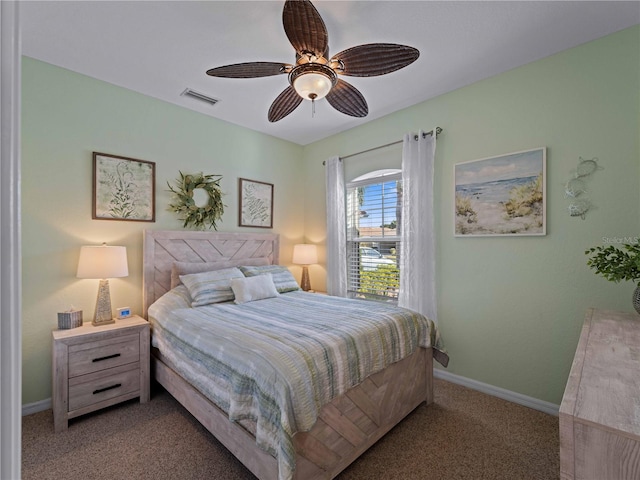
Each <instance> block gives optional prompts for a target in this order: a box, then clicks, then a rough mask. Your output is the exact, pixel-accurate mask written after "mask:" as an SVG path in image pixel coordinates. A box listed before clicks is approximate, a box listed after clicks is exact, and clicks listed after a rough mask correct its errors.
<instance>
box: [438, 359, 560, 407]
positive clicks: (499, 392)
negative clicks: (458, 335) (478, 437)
mask: <svg viewBox="0 0 640 480" xmlns="http://www.w3.org/2000/svg"><path fill="white" fill-rule="evenodd" d="M433 376H434V377H436V378H440V379H442V380H446V381H448V382H451V383H456V384H458V385H462V386H463V387H468V388H470V389H472V390H477V391H479V392H482V393H486V394H487V395H492V396H494V397H498V398H502V399H503V400H507V401H509V402H513V403H517V404H518V405H523V406H525V407H529V408H533V409H534V410H539V411H541V412H544V413H548V414H549V415H554V416H556V417H557V416H558V410H559V409H560V405H556V404H555V403H551V402H545V401H544V400H538V399H537V398H533V397H529V396H527V395H522V394H521V393H516V392H512V391H511V390H505V389H504V388H500V387H494V386H493V385H489V384H488V383H482V382H478V381H477V380H472V379H470V378H466V377H461V376H460V375H455V374H453V373H449V372H447V371H445V370H440V369H439V368H434V370H433Z"/></svg>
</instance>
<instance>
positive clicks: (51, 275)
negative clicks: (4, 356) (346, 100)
mask: <svg viewBox="0 0 640 480" xmlns="http://www.w3.org/2000/svg"><path fill="white" fill-rule="evenodd" d="M22 79H23V84H22V94H23V99H22V253H23V264H22V265H23V323H22V336H23V368H22V371H23V397H22V398H23V402H24V403H31V402H35V401H39V400H43V399H46V398H48V397H50V396H51V372H50V371H51V361H50V358H51V331H52V330H53V329H55V328H57V315H56V314H57V312H60V311H64V310H66V309H68V308H69V307H70V306H71V305H73V306H74V307H76V308H80V309H82V310H83V311H84V318H85V321H87V320H91V318H92V316H93V311H94V308H95V299H96V295H97V286H98V285H97V281H93V280H80V279H77V278H75V270H76V267H77V261H78V255H79V251H80V246H81V245H85V244H100V243H101V242H103V241H106V242H107V243H109V244H112V245H125V246H126V247H127V253H128V259H129V277H127V278H123V279H113V280H111V281H110V284H111V297H112V303H113V308H114V309H115V308H117V307H119V306H130V307H131V308H132V309H133V312H134V313H140V312H141V308H142V295H141V285H142V231H143V230H144V229H146V228H149V229H180V228H182V224H181V223H180V222H179V221H178V220H177V217H176V216H175V214H174V213H172V212H169V211H168V210H167V205H168V203H169V201H170V194H169V193H168V192H167V181H173V179H175V178H176V177H177V176H178V170H181V171H183V172H185V173H189V172H200V171H203V172H204V173H207V174H218V175H222V176H223V179H222V182H221V185H222V188H223V190H224V192H225V193H226V196H225V197H224V202H225V204H226V205H227V207H226V210H225V214H224V217H223V219H222V222H221V223H219V225H218V229H219V230H221V231H240V230H242V231H251V230H254V231H262V232H264V229H249V228H239V227H238V226H237V224H238V222H237V218H238V210H237V207H238V202H237V198H238V191H237V184H238V177H243V178H250V179H255V180H261V181H265V182H269V183H273V184H274V186H275V187H274V194H275V200H274V228H273V232H275V233H279V234H280V235H281V251H280V257H281V263H284V264H289V263H290V260H291V250H292V245H293V244H294V243H296V242H299V241H300V240H302V238H303V235H304V232H303V227H304V222H303V215H304V210H303V205H302V204H301V202H300V201H299V199H300V198H303V191H304V189H303V185H302V184H301V182H300V178H301V177H302V175H303V162H302V153H303V149H302V147H300V146H299V145H295V144H292V143H290V142H285V141H282V140H278V139H276V138H274V137H270V136H267V135H263V134H260V133H256V132H253V131H250V130H247V129H245V128H241V127H238V126H235V125H232V124H229V123H226V122H222V121H219V120H216V119H213V118H210V117H208V116H205V115H201V114H199V113H195V112H192V111H190V110H187V109H184V108H181V107H177V106H174V105H171V104H168V103H166V102H162V101H159V100H156V99H153V98H151V97H147V96H144V95H140V94H138V93H134V92H132V91H130V90H126V89H123V88H120V87H116V86H114V85H110V84H108V83H104V82H101V81H98V80H95V79H92V78H89V77H86V76H83V75H79V74H76V73H73V72H70V71H68V70H65V69H62V68H58V67H55V66H52V65H49V64H46V63H43V62H40V61H37V60H34V59H31V58H27V57H24V58H23V73H22ZM93 151H98V152H103V153H111V154H116V155H123V156H126V157H132V158H138V159H142V160H148V161H153V162H155V163H156V189H157V193H156V222H155V223H140V222H122V221H104V220H92V219H91V190H92V186H91V185H92V184H91V175H92V152H93ZM296 268H297V267H295V268H292V271H294V274H295V273H297V272H296V270H295V269H296Z"/></svg>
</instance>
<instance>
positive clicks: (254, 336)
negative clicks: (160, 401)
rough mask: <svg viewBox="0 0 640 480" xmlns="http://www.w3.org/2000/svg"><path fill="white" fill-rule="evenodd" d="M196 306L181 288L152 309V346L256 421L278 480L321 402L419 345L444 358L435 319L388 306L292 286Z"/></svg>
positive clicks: (237, 413) (238, 416)
mask: <svg viewBox="0 0 640 480" xmlns="http://www.w3.org/2000/svg"><path fill="white" fill-rule="evenodd" d="M190 304H191V299H190V297H189V293H188V291H187V289H186V288H185V287H184V286H183V285H180V286H178V287H176V288H175V289H173V290H171V291H169V292H168V293H167V294H165V295H164V296H163V297H161V298H160V299H159V300H158V301H157V302H155V303H154V304H153V305H152V306H151V307H150V308H149V321H150V322H151V324H152V328H153V337H152V342H153V346H154V347H157V348H158V349H159V350H160V352H161V353H162V355H163V356H165V357H166V358H167V360H169V361H170V362H171V363H172V365H173V366H174V368H175V369H176V370H177V371H178V373H179V374H180V375H182V376H183V377H184V378H185V379H186V380H187V381H189V383H191V384H192V385H193V386H194V387H196V388H197V389H198V390H200V391H201V392H202V393H203V394H204V395H205V396H206V397H207V398H209V399H210V400H211V401H212V402H214V403H215V404H217V405H218V406H219V407H220V408H221V409H223V410H224V411H225V412H227V413H228V415H229V419H230V420H232V421H237V422H242V421H244V420H250V421H252V422H255V436H256V442H257V444H258V445H259V446H260V447H261V448H262V449H264V450H265V451H267V452H269V453H270V454H271V455H273V456H274V457H275V458H276V459H277V460H278V466H279V479H280V480H287V479H289V478H291V476H292V472H293V470H294V468H295V464H294V462H295V452H294V447H293V435H294V433H295V432H298V431H308V430H310V429H311V427H312V426H313V425H314V423H315V422H316V419H317V417H318V414H319V411H320V409H321V408H322V406H323V405H325V404H326V403H328V402H330V401H331V400H332V399H333V398H334V397H336V396H338V395H341V394H342V393H344V392H346V391H347V390H349V389H350V388H351V387H353V386H355V385H357V384H359V383H360V382H362V381H363V380H364V379H365V378H366V377H368V376H369V375H371V374H373V373H376V372H378V371H380V370H382V369H384V368H385V367H387V366H388V365H390V364H392V363H394V362H396V361H398V360H400V359H402V358H404V357H406V356H408V355H410V354H411V353H413V352H414V351H415V350H416V349H417V348H418V347H419V346H420V347H434V352H438V353H440V354H441V355H443V358H446V355H444V353H443V351H442V345H441V341H440V337H439V335H438V332H437V330H436V328H435V326H434V324H433V322H431V321H430V320H428V319H426V318H425V317H423V316H421V315H419V314H417V313H414V312H412V311H410V310H406V309H401V308H398V307H395V306H392V305H388V304H384V303H377V302H365V301H360V300H349V299H345V298H338V297H329V296H324V295H317V294H312V293H306V292H302V291H295V292H289V293H284V294H281V295H279V296H278V297H275V298H269V299H264V300H259V301H254V302H249V303H245V304H241V305H235V304H233V303H218V304H214V305H208V306H203V307H197V308H190ZM436 359H438V357H436Z"/></svg>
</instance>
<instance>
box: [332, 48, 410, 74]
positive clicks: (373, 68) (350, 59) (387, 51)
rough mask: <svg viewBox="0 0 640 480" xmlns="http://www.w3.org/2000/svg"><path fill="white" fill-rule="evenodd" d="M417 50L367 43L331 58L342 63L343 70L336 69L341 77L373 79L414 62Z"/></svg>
mask: <svg viewBox="0 0 640 480" xmlns="http://www.w3.org/2000/svg"><path fill="white" fill-rule="evenodd" d="M419 56H420V52H419V51H418V49H416V48H413V47H408V46H406V45H397V44H395V43H368V44H366V45H358V46H357V47H351V48H348V49H346V50H343V51H342V52H340V53H338V54H336V55H334V56H333V57H331V60H339V61H340V62H342V64H343V66H344V69H340V68H338V69H336V71H337V72H338V73H341V74H342V75H350V76H352V77H374V76H376V75H384V74H386V73H391V72H395V71H396V70H400V69H401V68H404V67H406V66H407V65H409V64H411V63H413V62H415V61H416V60H417V59H418V57H419Z"/></svg>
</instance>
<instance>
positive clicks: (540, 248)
mask: <svg viewBox="0 0 640 480" xmlns="http://www.w3.org/2000/svg"><path fill="white" fill-rule="evenodd" d="M392 75H393V74H391V75H389V77H388V81H393V76H392ZM427 81H428V78H427V79H425V82H427ZM639 92H640V27H634V28H631V29H627V30H624V31H622V32H619V33H617V34H614V35H610V36H608V37H605V38H603V39H600V40H597V41H594V42H591V43H588V44H585V45H582V46H580V47H577V48H574V49H571V50H567V51H565V52H562V53H560V54H557V55H554V56H552V57H549V58H546V59H543V60H540V61H537V62H534V63H531V64H529V65H525V66H523V67H520V68H517V69H514V70H511V71H509V72H506V73H504V74H501V75H498V76H495V77H493V78H490V79H487V80H484V81H481V82H478V83H476V84H473V85H471V86H468V87H465V88H461V89H459V90H457V91H454V92H451V93H449V94H446V95H442V96H440V97H437V98H435V99H432V100H429V101H427V102H424V103H421V104H419V105H415V106H413V107H410V108H407V109H405V110H402V111H400V112H397V113H394V114H391V115H388V116H386V117H384V118H382V119H379V120H376V121H373V122H369V123H367V124H365V125H363V126H361V127H358V128H355V129H352V130H349V131H346V132H343V133H340V134H338V135H335V136H332V137H331V138H328V139H325V140H323V141H321V142H316V143H314V144H311V145H308V146H307V147H305V151H304V158H305V173H304V175H305V177H304V178H305V184H306V188H305V191H306V195H307V202H306V206H305V236H306V238H307V239H308V240H309V241H312V242H319V243H324V239H325V234H326V229H325V221H324V215H325V203H324V202H325V200H324V194H325V190H324V182H321V181H318V180H317V179H318V178H322V177H323V175H324V169H323V166H322V161H323V160H325V159H326V158H329V157H330V156H333V155H341V156H344V155H347V154H350V153H353V152H357V151H361V150H365V149H368V148H371V147H373V146H376V145H383V144H386V143H388V142H393V141H395V140H398V139H400V138H402V135H403V134H404V133H405V132H409V131H417V130H418V129H421V128H422V129H425V130H427V129H431V128H433V127H435V126H440V127H442V128H443V129H444V133H443V134H442V135H441V136H440V137H439V138H438V143H437V153H436V174H435V175H436V177H435V185H436V189H435V198H436V208H437V210H436V229H437V258H438V264H437V282H438V311H439V314H438V316H439V318H438V320H439V323H440V328H441V330H442V334H443V337H444V341H445V344H446V345H447V348H448V351H449V353H450V356H451V363H450V364H449V371H450V372H452V373H454V374H457V375H461V376H464V377H467V378H470V379H473V380H477V381H480V382H485V383H487V384H490V385H494V386H497V387H501V388H505V389H507V390H511V391H514V392H519V393H521V394H524V395H528V396H531V397H534V398H538V399H541V400H545V401H549V402H552V403H555V404H559V403H560V401H561V398H562V392H563V390H564V386H565V383H566V379H567V376H568V373H569V369H570V366H571V361H572V358H573V355H574V352H575V347H576V344H577V340H578V335H579V331H580V328H581V324H582V321H583V317H584V312H585V309H586V308H587V307H590V306H593V307H598V308H611V309H617V310H625V311H631V309H632V308H631V293H632V290H633V286H632V285H631V284H613V283H609V282H607V281H606V280H604V279H602V278H601V277H597V276H596V275H594V274H593V273H592V272H591V271H590V270H589V268H588V267H587V266H586V264H585V260H586V257H585V255H584V250H585V249H586V248H587V247H590V246H592V245H598V244H602V242H603V237H609V238H612V237H635V236H638V235H639V234H640V193H639V192H640V190H639V178H640V151H639V147H638V138H639V136H640V120H639V117H640V97H639ZM371 101H372V102H374V101H375V99H371ZM541 146H546V147H547V215H548V217H547V235H546V236H545V237H518V238H502V237H499V238H495V237H494V238H456V237H454V236H453V166H454V164H456V163H459V162H465V161H469V160H474V159H479V158H484V157H488V156H493V155H500V154H504V153H509V152H514V151H520V150H527V149H531V148H536V147H541ZM581 156H582V157H583V158H592V157H598V158H599V160H600V161H599V163H600V165H601V166H602V167H603V168H604V169H603V170H601V171H597V172H596V173H595V174H594V175H593V176H592V178H590V179H589V180H588V181H587V185H588V189H589V195H590V197H591V199H592V201H593V204H594V205H595V207H594V208H593V210H592V211H590V212H589V213H588V214H587V216H586V219H585V220H581V219H580V218H575V217H573V218H572V217H569V215H568V213H567V206H568V200H567V199H566V198H565V197H564V187H563V184H564V182H566V181H567V180H568V179H569V178H571V176H572V175H573V174H574V173H575V168H576V165H577V162H578V157H581ZM357 158H358V157H354V158H353V159H347V160H346V162H351V161H359V160H357ZM376 167H379V166H378V165H376ZM372 169H373V168H372ZM310 270H311V275H312V278H311V281H312V285H314V287H315V288H317V289H322V288H323V285H324V281H325V271H324V269H323V268H322V266H317V267H314V268H312V269H310Z"/></svg>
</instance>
